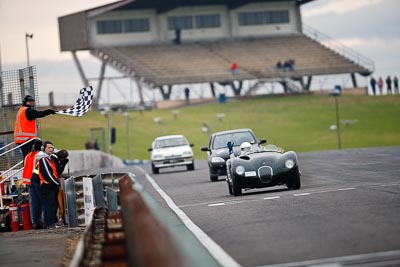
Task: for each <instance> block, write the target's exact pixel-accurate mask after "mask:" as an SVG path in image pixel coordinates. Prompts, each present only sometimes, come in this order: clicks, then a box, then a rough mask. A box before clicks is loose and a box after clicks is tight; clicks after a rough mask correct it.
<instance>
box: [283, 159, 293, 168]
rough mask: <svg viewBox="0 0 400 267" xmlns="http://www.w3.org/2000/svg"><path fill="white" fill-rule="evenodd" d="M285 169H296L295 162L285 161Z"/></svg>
mask: <svg viewBox="0 0 400 267" xmlns="http://www.w3.org/2000/svg"><path fill="white" fill-rule="evenodd" d="M285 167H286V168H288V169H291V168H293V167H294V161H293V160H292V159H287V160H286V161H285Z"/></svg>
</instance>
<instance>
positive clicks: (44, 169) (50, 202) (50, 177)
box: [37, 150, 68, 229]
mask: <svg viewBox="0 0 400 267" xmlns="http://www.w3.org/2000/svg"><path fill="white" fill-rule="evenodd" d="M67 157H68V152H67V151H66V150H60V151H58V152H57V153H55V154H52V155H50V156H49V157H43V158H41V159H40V160H39V164H38V168H37V170H38V173H39V178H40V183H41V192H42V208H43V219H44V224H45V225H46V227H47V229H54V228H55V225H56V223H57V222H58V218H57V209H58V200H57V195H58V190H59V186H60V181H59V177H60V175H61V174H62V172H63V171H64V168H65V165H66V164H67V163H68V159H67Z"/></svg>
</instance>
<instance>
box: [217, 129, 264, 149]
mask: <svg viewBox="0 0 400 267" xmlns="http://www.w3.org/2000/svg"><path fill="white" fill-rule="evenodd" d="M229 141H230V142H233V143H234V146H240V144H242V143H243V142H249V143H251V144H253V143H255V142H256V140H255V139H254V136H253V135H252V134H251V133H250V132H248V131H246V132H236V133H226V134H219V135H217V136H215V138H214V141H213V143H212V145H211V148H212V149H220V148H226V147H227V146H226V144H227V143H228V142H229Z"/></svg>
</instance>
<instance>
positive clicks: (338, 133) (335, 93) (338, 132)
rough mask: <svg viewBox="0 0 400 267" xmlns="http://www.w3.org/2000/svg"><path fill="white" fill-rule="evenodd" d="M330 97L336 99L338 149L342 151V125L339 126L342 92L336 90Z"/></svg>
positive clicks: (330, 93)
mask: <svg viewBox="0 0 400 267" xmlns="http://www.w3.org/2000/svg"><path fill="white" fill-rule="evenodd" d="M329 95H330V96H333V97H334V98H335V107H336V131H337V138H338V149H342V141H341V138H340V124H339V101H338V97H339V96H340V90H338V89H335V90H333V91H330V92H329Z"/></svg>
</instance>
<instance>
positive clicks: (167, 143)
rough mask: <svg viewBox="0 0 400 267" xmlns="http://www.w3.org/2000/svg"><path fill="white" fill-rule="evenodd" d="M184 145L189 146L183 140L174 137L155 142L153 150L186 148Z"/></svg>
mask: <svg viewBox="0 0 400 267" xmlns="http://www.w3.org/2000/svg"><path fill="white" fill-rule="evenodd" d="M186 145H189V143H188V141H187V140H186V139H185V138H182V137H176V138H168V139H160V140H156V143H155V145H154V148H155V149H158V148H165V147H175V146H186Z"/></svg>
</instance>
